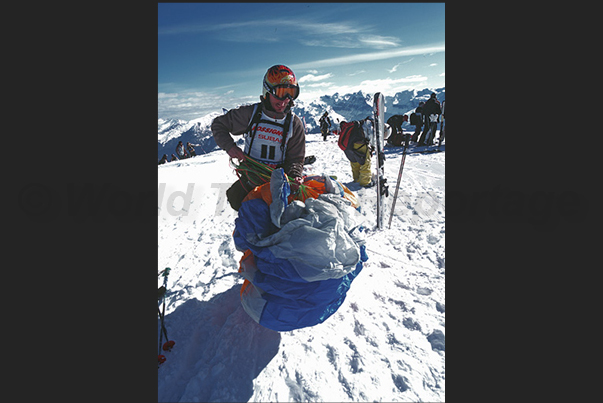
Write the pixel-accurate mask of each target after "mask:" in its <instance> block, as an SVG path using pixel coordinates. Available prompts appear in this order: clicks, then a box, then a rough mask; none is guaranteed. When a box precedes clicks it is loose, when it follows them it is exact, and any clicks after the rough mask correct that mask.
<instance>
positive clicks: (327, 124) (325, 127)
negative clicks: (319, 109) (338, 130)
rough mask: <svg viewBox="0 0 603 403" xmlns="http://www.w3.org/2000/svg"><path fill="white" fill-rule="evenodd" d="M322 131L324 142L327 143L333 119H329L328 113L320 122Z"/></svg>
mask: <svg viewBox="0 0 603 403" xmlns="http://www.w3.org/2000/svg"><path fill="white" fill-rule="evenodd" d="M318 122H319V123H320V131H321V133H322V140H323V141H327V136H328V135H329V129H330V128H331V119H329V116H328V112H325V113H324V114H323V115H322V117H321V118H320V120H319V121H318Z"/></svg>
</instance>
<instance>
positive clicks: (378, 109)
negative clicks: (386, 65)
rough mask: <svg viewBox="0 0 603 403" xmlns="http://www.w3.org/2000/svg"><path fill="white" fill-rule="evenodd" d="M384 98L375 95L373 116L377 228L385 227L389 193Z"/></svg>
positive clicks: (378, 93)
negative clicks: (386, 174) (384, 167)
mask: <svg viewBox="0 0 603 403" xmlns="http://www.w3.org/2000/svg"><path fill="white" fill-rule="evenodd" d="M383 103H384V99H383V94H381V93H380V92H377V93H376V94H375V96H374V97H373V116H374V120H375V122H374V129H375V130H374V133H375V151H376V154H377V164H375V166H376V177H377V188H376V189H377V228H379V229H383V207H384V204H385V197H387V196H388V195H389V192H388V190H387V185H386V183H387V179H386V178H385V172H384V169H383V163H384V162H385V153H384V152H383V147H384V145H385V144H384V143H385V120H384V115H383V114H384V105H383Z"/></svg>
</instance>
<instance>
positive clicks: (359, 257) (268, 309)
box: [233, 169, 367, 331]
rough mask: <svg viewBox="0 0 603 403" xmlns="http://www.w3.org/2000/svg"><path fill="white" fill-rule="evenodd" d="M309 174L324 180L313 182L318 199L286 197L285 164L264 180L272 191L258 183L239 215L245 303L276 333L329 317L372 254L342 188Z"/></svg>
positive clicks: (237, 229)
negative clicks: (258, 185)
mask: <svg viewBox="0 0 603 403" xmlns="http://www.w3.org/2000/svg"><path fill="white" fill-rule="evenodd" d="M310 180H313V181H314V184H315V183H322V184H323V185H324V186H316V185H314V187H313V189H314V191H315V192H316V193H318V194H316V195H315V196H317V198H313V197H309V198H307V199H305V201H300V200H293V201H289V196H290V194H289V193H290V190H289V186H288V183H287V181H286V179H285V176H284V173H283V171H282V169H277V170H275V171H273V173H272V177H271V181H270V183H267V184H265V185H263V186H269V188H270V195H269V197H266V189H265V188H264V189H262V187H258V188H256V189H255V190H254V191H252V194H251V195H250V196H248V198H246V200H245V201H243V203H242V205H241V207H240V209H239V215H238V217H237V219H236V220H235V231H234V234H233V237H234V242H235V246H236V248H237V249H238V250H239V251H245V254H244V256H243V258H242V259H241V265H240V268H239V272H241V273H242V275H243V276H244V277H245V279H246V281H245V283H244V284H243V287H242V288H241V302H242V305H243V307H244V308H245V311H246V312H247V313H248V314H249V315H250V316H251V317H252V318H253V319H254V320H255V321H257V322H258V323H259V324H260V325H262V326H264V327H267V328H269V329H273V330H277V331H289V330H293V329H299V328H303V327H307V326H314V325H316V324H318V323H322V322H324V321H325V320H326V319H327V318H328V317H329V316H331V315H332V314H333V313H335V312H336V311H337V309H338V308H339V307H340V306H341V304H342V303H343V301H344V299H345V297H346V293H347V291H348V290H349V288H350V286H351V283H352V281H353V280H354V279H355V278H356V276H357V275H358V273H360V271H361V270H362V263H363V261H366V259H367V256H366V252H365V250H364V249H365V247H364V237H363V235H364V234H363V233H362V230H363V228H362V226H361V225H359V214H358V212H357V210H356V209H354V207H352V203H351V202H350V200H349V198H346V197H345V196H346V190H347V189H346V188H345V186H344V185H342V184H341V183H339V182H337V181H334V180H333V179H331V178H329V177H327V176H323V177H322V178H317V177H312V178H306V183H308V182H309V181H310ZM262 192H263V193H264V197H261V196H260V195H261V194H262ZM348 192H349V191H348ZM350 193H351V192H350ZM266 199H268V200H266Z"/></svg>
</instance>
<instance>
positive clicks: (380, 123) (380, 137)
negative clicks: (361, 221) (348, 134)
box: [373, 92, 409, 229]
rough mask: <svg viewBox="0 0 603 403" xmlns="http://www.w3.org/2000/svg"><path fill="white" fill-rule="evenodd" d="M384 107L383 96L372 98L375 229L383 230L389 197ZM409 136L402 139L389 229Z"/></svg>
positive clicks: (377, 95) (379, 94)
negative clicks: (375, 160)
mask: <svg viewBox="0 0 603 403" xmlns="http://www.w3.org/2000/svg"><path fill="white" fill-rule="evenodd" d="M384 112H385V107H384V98H383V94H381V93H380V92H377V93H376V94H375V95H374V97H373V117H374V128H375V130H374V132H375V150H376V153H377V164H376V167H377V168H376V171H377V172H376V177H377V228H378V229H383V220H384V212H385V210H384V208H385V198H386V197H387V196H389V190H388V187H387V185H386V183H387V179H386V178H385V171H384V166H383V165H384V162H385V153H384V152H383V148H384V146H385V138H384V136H385V117H384ZM408 140H409V136H408V135H406V136H405V137H404V150H403V151H402V163H401V165H400V171H399V172H398V182H397V183H396V191H395V193H394V201H393V203H392V211H391V214H390V216H389V224H388V228H391V225H392V217H393V216H394V208H395V206H396V199H397V198H398V190H399V188H400V180H401V179H402V171H403V169H404V161H405V160H406V150H407V149H408Z"/></svg>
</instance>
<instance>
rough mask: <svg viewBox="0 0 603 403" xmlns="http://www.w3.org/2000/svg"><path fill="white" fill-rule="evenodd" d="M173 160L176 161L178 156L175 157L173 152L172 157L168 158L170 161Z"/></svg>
mask: <svg viewBox="0 0 603 403" xmlns="http://www.w3.org/2000/svg"><path fill="white" fill-rule="evenodd" d="M174 161H178V157H176V156H175V155H174V154H172V159H171V160H170V162H174Z"/></svg>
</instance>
